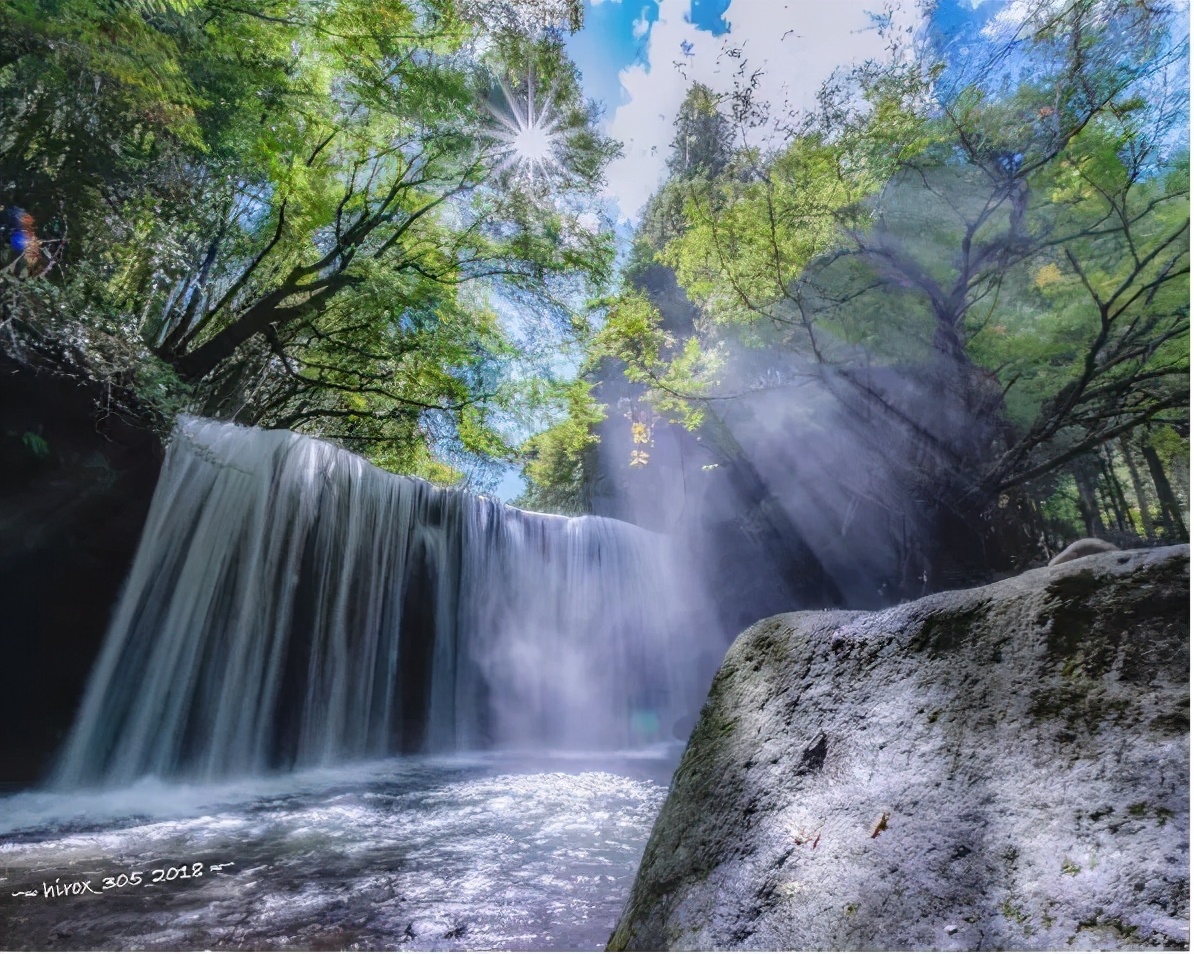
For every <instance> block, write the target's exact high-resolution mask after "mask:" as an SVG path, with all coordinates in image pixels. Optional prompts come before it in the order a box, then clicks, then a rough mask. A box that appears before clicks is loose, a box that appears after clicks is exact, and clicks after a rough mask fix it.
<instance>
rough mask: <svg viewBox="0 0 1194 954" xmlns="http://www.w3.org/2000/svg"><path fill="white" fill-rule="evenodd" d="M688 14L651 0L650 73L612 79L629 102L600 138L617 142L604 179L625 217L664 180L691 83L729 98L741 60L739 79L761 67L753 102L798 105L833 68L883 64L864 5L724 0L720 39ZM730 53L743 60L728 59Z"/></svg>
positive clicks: (857, 1)
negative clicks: (724, 28) (736, 51)
mask: <svg viewBox="0 0 1194 954" xmlns="http://www.w3.org/2000/svg"><path fill="white" fill-rule="evenodd" d="M689 7H690V0H660V4H659V19H658V20H657V21H656V22H655V23H653V24H651V25H650V38H649V40H648V41H647V49H646V55H645V59H646V62H647V63H649V64H650V68H648V67H646V66H643V65H640V64H634V65H632V66H630V67H628V68H627V69H624V70H623V71H622V72H621V73H620V74H619V79H620V81H621V83H622V87H623V89H624V90H625V92H626V94H627V96H628V101H627V102H625V103H623V104H622V105H621V106H619V107H618V108H617V110H615V111H614V113H613V115H612V117H611V119H610V123H609V132H610V135H612V136H613V137H614V138H615V139H618V140H621V142H622V144H623V156H622V158H620V159H618V160H616V161H615V162H613V163H612V164H611V165H610V167H609V170H608V173H607V177H608V180H609V184H608V191H609V192H610V194H611V195H612V196H613V197H614V198H615V199H616V201H617V203H618V205H619V207H620V209H621V214H622V215H623V216H624V217H627V218H634V217H636V216H637V214H638V212H639V210H640V209H641V208H642V206H643V204H644V203H645V202H646V201H647V199H648V198H649V197H650V195H651V193H652V192H654V191H655V189H656V188H657V187H658V185H659V183H660V181H661V180H662V178H663V175H664V172H665V168H666V161H667V154H668V148H669V144H670V143H671V140H672V135H673V133H674V130H673V127H672V122H673V120H674V119H675V116H676V111H677V110H678V109H679V106H680V103H681V101H682V100H683V99H684V92H685V90H686V89H687V88H688V86H689V84H690V83H693V82H702V83H705V84H706V85H708V86H709V87H711V88H712V89H713V90H714V91H715V92H719V93H728V92H730V91H732V90H733V88H734V78H735V73H736V72H737V71H738V70H739V68H740V67H741V66H742V64H743V62H744V61H745V62H746V64H747V65H746V67H745V75H746V76H748V77H749V76H750V74H751V73H753V72H754V71H755V70H758V69H762V70H763V73H762V74H761V76H760V77H759V81H760V86H759V89H758V91H757V95H758V97H759V98H760V99H762V100H766V101H768V102H770V103H772V104H774V105H777V106H779V105H782V104H785V103H786V104H788V105H790V106H793V107H797V108H807V107H809V106H812V105H813V103H814V101H815V96H816V93H817V89H818V88H819V87H820V85H821V82H822V81H823V80H824V79H825V78H826V77H827V76H829V74H830V73H831V72H832V71H833V70H834V69H835V68H836V67H838V66H841V65H843V64H847V63H851V62H858V61H861V60H864V59H867V58H872V57H873V58H879V57H882V56H883V55H884V49H885V46H886V43H885V41H884V40H882V39H881V38H880V37H879V36H878V34H877V33H876V32H875V31H874V30H872V29H869V27H870V25H871V23H870V19H869V18H868V16H867V10H868V9H874V7H875V4H874V2H873V0H835V2H832V3H830V2H826V0H786V2H785V0H766V2H763V0H732V3H731V4H730V7H729V9H728V10H727V11H726V13H725V20H726V21H727V22H728V23H729V24H730V32H729V33H728V34H726V35H723V36H720V37H715V36H713V35H712V34H710V33H707V32H705V31H703V30H699V29H697V28H696V27H695V26H693V24H691V23H689V22H687V20H686V19H685V14H686V13H687V12H688V10H689ZM635 28H636V30H637V28H638V27H637V23H636V27H635ZM635 35H636V36H637V35H638V34H637V32H636V34H635ZM732 48H740V49H741V50H742V51H743V56H742V57H741V58H734V57H731V56H729V55H728V54H727V52H726V51H727V50H729V49H732ZM677 64H678V66H677Z"/></svg>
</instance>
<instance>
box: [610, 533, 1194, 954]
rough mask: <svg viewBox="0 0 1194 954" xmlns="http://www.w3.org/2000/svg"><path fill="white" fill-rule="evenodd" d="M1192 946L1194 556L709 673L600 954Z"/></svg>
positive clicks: (828, 633) (815, 626) (1149, 553)
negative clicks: (1192, 572) (1193, 611)
mask: <svg viewBox="0 0 1194 954" xmlns="http://www.w3.org/2000/svg"><path fill="white" fill-rule="evenodd" d="M1188 944H1189V548H1188V547H1186V546H1180V547H1168V548H1164V549H1154V550H1137V551H1120V552H1115V553H1105V554H1100V555H1097V556H1089V557H1085V558H1082V559H1078V560H1074V561H1072V562H1067V563H1064V564H1060V565H1058V566H1056V567H1048V568H1043V569H1040V570H1033V571H1030V572H1028V573H1025V574H1022V575H1021V576H1018V577H1015V578H1013V579H1009V580H1005V581H1002V582H1000V583H996V584H994V585H992V586H987V587H983V588H980V589H974V590H966V591H958V592H948V593H939V594H935V595H933V596H929V597H926V598H925V599H922V600H919V601H917V602H915V603H907V604H903V605H900V606H897V607H893V608H891V609H889V610H885V611H882V612H877V613H861V612H853V613H852V612H805V613H791V614H787V615H784V616H777V617H773V618H771V619H767V620H763V621H762V622H760V623H758V624H756V625H755V626H753V627H752V628H751V629H749V630H747V631H746V632H745V633H743V634H742V635H741V636H740V637H739V638H738V640H737V641H736V642H735V644H734V645H733V647H732V648H731V649H730V651H729V653H728V654H727V656H726V659H725V661H724V663H723V665H722V668H721V670H720V671H719V672H718V674H717V677H716V678H715V680H714V683H713V686H712V689H711V690H710V693H709V696H708V699H707V700H706V702H705V705H704V707H703V709H702V711H701V717H700V721H699V722H698V724H697V726H696V728H695V729H694V731H693V734H692V736H691V738H690V740H689V744H688V747H687V749H686V751H685V753H684V756H683V758H682V760H681V763H680V765H679V767H678V768H677V770H676V774H675V777H674V779H673V781H672V789H671V792H670V794H669V796H668V799H667V802H666V804H665V805H664V808H663V810H662V812H661V814H660V816H659V819H658V821H657V822H656V825H655V828H654V831H653V832H652V835H651V838H650V841H649V842H648V844H647V847H646V850H645V852H644V856H643V860H642V864H641V866H640V869H639V873H638V877H637V879H636V881H635V884H634V888H633V890H632V894H631V897H630V900H629V902H628V903H627V906H626V909H625V911H624V913H623V916H622V919H621V922H620V923H619V924H618V926H617V929H616V931H615V932H614V935H613V937H612V938H611V939H610V948H611V949H614V950H665V949H698V950H699V949H704V950H724V949H755V950H834V949H854V950H875V949H881V950H882V949H887V950H896V949H937V950H977V949H980V948H981V949H992V948H994V949H999V948H1003V949H1016V948H1022V949H1034V950H1058V949H1070V948H1073V949H1080V948H1084V949H1090V948H1097V949H1105V948H1116V949H1127V948H1130V949H1144V948H1154V947H1180V948H1186V947H1188Z"/></svg>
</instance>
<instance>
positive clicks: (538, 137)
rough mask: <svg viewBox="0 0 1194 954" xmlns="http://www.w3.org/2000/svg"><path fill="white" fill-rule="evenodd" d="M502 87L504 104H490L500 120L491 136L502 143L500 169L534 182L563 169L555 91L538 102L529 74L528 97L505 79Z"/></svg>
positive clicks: (494, 114)
mask: <svg viewBox="0 0 1194 954" xmlns="http://www.w3.org/2000/svg"><path fill="white" fill-rule="evenodd" d="M501 87H502V98H503V100H504V102H503V103H502V105H501V106H493V105H490V106H489V112H490V113H491V114H492V116H493V118H494V119H495V120H496V122H497V127H496V128H495V129H494V130H493V132H492V135H493V138H494V139H495V140H497V142H499V143H500V144H501V145H502V153H501V161H500V162H499V164H498V170H499V171H501V172H505V171H509V172H512V173H513V174H515V175H517V176H521V177H525V178H526V179H528V180H531V181H534V180H537V179H540V178H543V179H548V178H550V177H551V176H552V175H553V174H555V173H558V172H560V171H562V170H563V163H562V162H561V158H560V147H561V145H562V142H563V130H562V129H561V128H560V117H559V115H558V114H557V113H556V110H555V105H554V103H553V96H552V94H551V93H550V92H549V93H548V94H547V96H546V97H545V98H544V99H543V100H542V101H541V102H536V91H535V79H534V76H533V75H531V74H530V73H528V74H527V93H526V97H525V98H523V97H522V96H521V95H519V94H517V93H514V92H512V91H511V89H510V87H509V86H507V85H506V83H504V82H503V83H502V84H501Z"/></svg>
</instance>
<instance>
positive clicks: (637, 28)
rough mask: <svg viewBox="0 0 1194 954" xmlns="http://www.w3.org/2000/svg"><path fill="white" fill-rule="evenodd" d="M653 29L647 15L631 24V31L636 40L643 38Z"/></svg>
mask: <svg viewBox="0 0 1194 954" xmlns="http://www.w3.org/2000/svg"><path fill="white" fill-rule="evenodd" d="M650 29H651V21H650V20H648V19H647V18H646V17H639V18H638V19H637V20H635V21H634V23H632V24H631V29H630V33H631V36H633V37H634V38H635V39H636V40H641V39H642V38H643V37H645V36H646V35H647V31H649V30H650Z"/></svg>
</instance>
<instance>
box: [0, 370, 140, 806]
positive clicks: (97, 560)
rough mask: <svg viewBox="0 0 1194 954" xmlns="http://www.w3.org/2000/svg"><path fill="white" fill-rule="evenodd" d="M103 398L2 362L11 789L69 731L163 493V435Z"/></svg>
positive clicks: (0, 616) (1, 485)
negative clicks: (112, 409)
mask: <svg viewBox="0 0 1194 954" xmlns="http://www.w3.org/2000/svg"><path fill="white" fill-rule="evenodd" d="M97 398H99V399H100V401H99V402H98V407H97ZM102 399H103V392H102V391H100V392H99V393H97V390H96V388H95V387H94V386H87V385H83V384H79V383H77V382H75V381H72V380H70V379H68V378H65V377H60V376H55V375H52V374H49V373H45V372H43V373H40V374H38V373H35V372H33V371H31V370H29V369H28V368H26V367H24V366H22V365H19V364H17V363H16V362H14V361H12V360H11V359H10V358H8V357H7V356H5V355H3V354H0V674H2V678H3V680H4V681H3V684H2V688H0V725H3V726H4V727H5V731H4V732H3V733H0V790H3V789H6V788H14V787H21V786H25V785H29V784H32V783H34V782H37V781H39V780H40V779H41V777H42V776H43V775H44V773H45V772H46V770H47V769H48V768H49V766H50V764H51V760H52V758H53V756H54V753H55V751H56V750H57V748H58V745H59V743H60V742H61V740H62V738H63V737H64V736H65V734H66V732H67V731H68V730H69V729H70V725H71V722H72V720H73V719H74V716H75V710H76V708H77V707H78V705H79V701H80V699H81V698H82V696H83V689H84V686H85V685H86V682H87V676H88V673H89V672H90V671H91V664H92V662H93V661H94V660H95V657H96V655H97V654H98V653H99V649H100V646H101V644H102V643H103V639H104V631H105V630H106V629H107V628H108V619H109V617H110V614H111V611H112V607H113V605H114V604H115V602H116V597H117V596H118V595H119V593H120V587H121V584H122V583H123V582H124V578H125V576H127V574H128V571H129V566H130V565H131V564H132V562H133V554H134V553H135V552H136V549H137V541H138V540H139V538H140V536H141V528H142V526H143V525H144V523H145V515H146V513H147V511H148V510H149V501H150V498H151V497H152V496H153V488H154V485H155V484H156V483H157V476H158V469H159V467H160V464H161V455H162V448H161V444H160V442H159V440H158V438H157V436H156V435H155V434H154V432H153V431H152V430H150V429H149V428H148V427H139V426H137V425H136V424H134V423H130V422H129V421H127V420H125V419H123V418H121V417H120V416H118V415H116V414H105V413H104V411H103V404H102Z"/></svg>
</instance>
